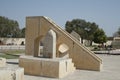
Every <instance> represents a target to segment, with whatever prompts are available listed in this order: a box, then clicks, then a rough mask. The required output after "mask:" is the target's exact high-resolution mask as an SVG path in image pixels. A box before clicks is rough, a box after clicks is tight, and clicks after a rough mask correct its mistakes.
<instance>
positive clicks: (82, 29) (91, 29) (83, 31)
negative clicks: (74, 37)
mask: <svg viewBox="0 0 120 80" xmlns="http://www.w3.org/2000/svg"><path fill="white" fill-rule="evenodd" d="M65 29H66V31H67V32H69V33H71V32H72V30H74V31H75V32H77V33H78V34H79V35H80V36H81V39H82V40H83V39H87V40H89V41H90V43H91V45H92V40H93V39H94V33H95V31H96V30H97V29H98V25H96V23H90V22H86V21H85V20H82V19H73V20H72V21H67V22H66V24H65Z"/></svg>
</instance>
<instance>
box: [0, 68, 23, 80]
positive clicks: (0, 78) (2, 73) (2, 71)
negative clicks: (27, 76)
mask: <svg viewBox="0 0 120 80" xmlns="http://www.w3.org/2000/svg"><path fill="white" fill-rule="evenodd" d="M0 80H24V69H23V68H19V67H2V68H0Z"/></svg>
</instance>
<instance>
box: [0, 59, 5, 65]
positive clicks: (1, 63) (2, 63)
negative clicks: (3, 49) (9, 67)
mask: <svg viewBox="0 0 120 80" xmlns="http://www.w3.org/2000/svg"><path fill="white" fill-rule="evenodd" d="M5 65H6V59H5V58H0V67H5Z"/></svg>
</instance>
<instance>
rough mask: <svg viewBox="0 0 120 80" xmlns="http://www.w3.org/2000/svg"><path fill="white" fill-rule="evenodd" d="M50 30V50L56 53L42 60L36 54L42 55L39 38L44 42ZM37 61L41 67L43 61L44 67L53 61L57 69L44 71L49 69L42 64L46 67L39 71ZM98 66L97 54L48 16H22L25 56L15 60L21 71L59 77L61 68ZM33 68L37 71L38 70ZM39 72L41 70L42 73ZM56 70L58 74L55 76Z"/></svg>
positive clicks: (97, 69) (72, 68)
mask: <svg viewBox="0 0 120 80" xmlns="http://www.w3.org/2000/svg"><path fill="white" fill-rule="evenodd" d="M51 30H52V32H55V35H56V37H55V39H54V40H56V41H55V44H56V45H54V48H55V49H54V52H56V54H53V55H56V56H55V57H56V58H55V57H54V58H53V57H52V58H51V57H50V58H51V60H50V59H49V60H43V59H40V56H39V54H40V55H42V53H40V52H41V51H40V44H41V43H42V41H44V39H45V36H46V35H47V33H48V32H49V31H51ZM48 41H49V40H48ZM53 43H54V42H53ZM43 48H44V44H43ZM43 50H44V49H43ZM58 58H59V60H58ZM56 60H57V63H56ZM64 60H66V61H64ZM48 61H49V62H48ZM67 61H68V62H67ZM69 61H70V62H69ZM62 62H63V63H62ZM50 63H51V64H50ZM27 64H29V66H27ZM38 64H40V65H41V66H43V65H44V64H46V66H50V65H51V66H53V65H54V64H56V66H57V67H58V68H59V69H56V70H57V71H58V72H54V71H53V72H52V70H51V69H50V70H51V72H50V74H49V73H47V71H48V70H49V69H47V68H49V67H46V70H44V71H42V69H41V70H40V67H39V65H38ZM59 64H60V65H59ZM65 64H66V65H65ZM68 64H69V66H71V69H68ZM33 65H34V66H33ZM62 65H65V67H62ZM101 65H102V60H101V59H100V58H99V57H97V56H96V55H95V54H94V53H93V52H92V51H90V50H89V49H87V48H86V47H85V46H84V45H82V44H80V42H79V41H78V40H77V39H76V38H74V37H73V36H71V35H70V34H69V33H67V32H66V31H65V30H63V29H62V28H60V27H59V26H58V25H57V24H55V23H54V22H53V21H52V20H51V19H50V18H48V17H44V16H33V17H27V18H26V52H25V56H21V57H20V59H19V66H21V67H24V69H25V73H27V74H32V75H42V76H48V77H58V78H59V77H63V76H64V73H65V72H64V69H65V68H66V69H68V70H69V71H67V70H66V73H65V74H67V73H68V72H72V71H74V70H75V68H74V67H76V68H77V69H84V70H95V71H100V69H101ZM56 66H53V69H55V68H57V67H56ZM60 66H61V67H60ZM31 68H34V69H36V70H32V69H31ZM62 70H63V71H62ZM35 71H37V72H38V73H37V72H35ZM60 71H62V72H61V73H62V75H59V74H60ZM40 72H42V74H41V73H40ZM43 73H44V74H43ZM46 73H47V74H46ZM56 73H57V74H58V75H59V76H55V74H56Z"/></svg>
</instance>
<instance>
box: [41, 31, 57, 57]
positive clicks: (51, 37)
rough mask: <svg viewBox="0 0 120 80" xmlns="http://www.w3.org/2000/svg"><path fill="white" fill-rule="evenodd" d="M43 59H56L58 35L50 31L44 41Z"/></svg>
mask: <svg viewBox="0 0 120 80" xmlns="http://www.w3.org/2000/svg"><path fill="white" fill-rule="evenodd" d="M43 57H45V58H56V33H55V32H54V31H53V30H49V31H48V33H47V35H46V36H45V39H44V41H43Z"/></svg>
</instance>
